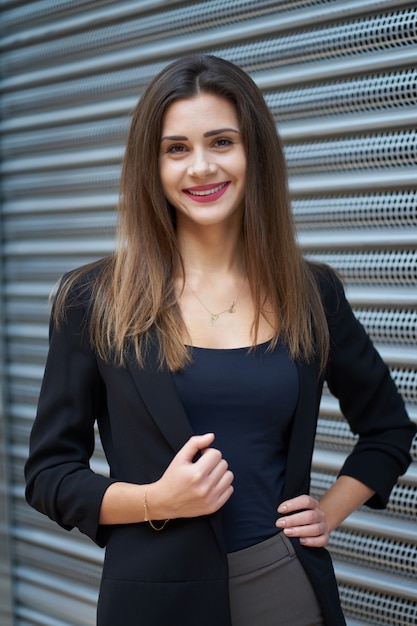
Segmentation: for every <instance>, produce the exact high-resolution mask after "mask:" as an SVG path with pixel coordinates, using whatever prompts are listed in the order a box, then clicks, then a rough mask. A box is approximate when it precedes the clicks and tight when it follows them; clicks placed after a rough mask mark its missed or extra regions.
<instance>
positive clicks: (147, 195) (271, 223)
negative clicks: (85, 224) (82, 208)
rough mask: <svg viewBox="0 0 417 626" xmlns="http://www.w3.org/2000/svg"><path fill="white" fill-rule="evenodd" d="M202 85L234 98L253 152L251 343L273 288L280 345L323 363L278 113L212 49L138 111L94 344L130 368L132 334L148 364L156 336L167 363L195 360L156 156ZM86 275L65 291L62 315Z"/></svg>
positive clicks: (315, 298)
mask: <svg viewBox="0 0 417 626" xmlns="http://www.w3.org/2000/svg"><path fill="white" fill-rule="evenodd" d="M201 92H203V93H211V94H216V95H218V96H220V97H223V98H226V99H228V100H229V101H230V102H232V103H233V105H234V107H235V108H236V112H237V118H238V121H239V127H240V132H241V137H242V141H243V145H244V146H245V150H246V156H247V174H246V176H247V179H246V185H245V189H246V194H245V207H244V217H243V228H242V237H243V247H244V253H245V263H246V271H247V276H248V280H249V284H250V287H251V292H252V297H253V301H254V304H255V319H254V325H253V333H252V334H253V344H254V345H255V344H256V342H257V329H258V325H259V320H260V316H261V315H262V308H263V305H264V302H263V299H264V297H265V294H267V298H268V303H269V304H271V305H272V307H273V312H274V316H275V319H276V327H275V329H274V331H275V333H274V340H273V342H272V346H273V345H274V344H275V343H276V342H277V340H278V337H279V336H282V337H283V339H284V340H285V341H286V342H287V344H288V346H289V349H290V352H291V355H292V356H293V357H294V358H304V359H306V360H309V359H311V358H312V357H313V356H314V355H315V354H317V355H319V356H320V360H321V364H322V366H323V364H324V362H325V360H326V357H327V352H328V343H329V339H328V329H327V324H326V319H325V315H324V311H323V306H322V303H321V299H320V296H319V293H318V288H317V284H316V280H315V278H314V273H315V272H314V271H313V268H312V266H311V265H310V264H309V263H307V262H306V261H305V260H304V259H303V257H302V254H301V251H300V250H299V248H298V245H297V243H296V237H295V230H294V225H293V220H292V215H291V210H290V202H289V194H288V187H287V170H286V163H285V158H284V154H283V149H282V145H281V141H280V138H279V136H278V134H277V132H276V127H275V122H274V119H273V117H272V114H271V112H270V111H269V109H268V107H267V105H266V103H265V101H264V99H263V96H262V94H261V92H260V90H259V88H258V87H257V86H256V84H255V83H254V82H253V80H252V79H251V78H250V77H249V76H248V75H247V74H246V73H245V72H244V71H242V70H241V69H240V68H238V67H237V66H236V65H234V64H232V63H230V62H228V61H225V60H223V59H219V58H217V57H214V56H201V55H196V56H187V57H183V58H181V59H179V60H177V61H175V62H174V63H172V64H170V65H169V66H167V67H166V68H165V69H163V70H162V72H160V73H159V74H158V75H157V76H156V77H155V78H154V79H153V81H152V82H151V83H150V85H149V86H148V88H147V89H146V91H145V92H144V94H143V95H142V97H141V98H140V100H139V102H138V104H137V106H136V108H135V110H134V111H133V117H132V122H131V126H130V131H129V135H128V140H127V146H126V152H125V156H124V161H123V169H122V176H121V187H120V203H119V225H118V248H117V252H116V253H115V255H113V256H112V257H110V258H109V259H108V260H107V262H106V263H105V264H103V267H102V271H101V273H99V274H98V276H97V277H96V278H95V281H94V284H93V295H92V298H91V310H92V315H91V323H90V339H91V342H92V344H93V346H94V347H95V349H96V350H97V352H98V354H99V355H100V356H101V357H102V358H104V359H106V360H109V359H113V360H115V361H116V362H117V363H118V364H119V365H123V364H124V363H125V360H126V347H127V344H128V342H129V341H130V340H133V343H134V346H135V350H136V358H137V361H138V364H139V365H140V366H143V365H144V358H145V356H146V351H147V348H148V343H149V340H150V339H151V337H152V336H155V335H154V333H156V338H157V340H158V345H159V350H160V354H159V356H160V363H161V364H165V365H166V366H167V367H168V368H169V369H170V370H172V371H175V370H178V369H180V368H182V367H183V366H184V365H185V364H186V363H187V362H188V360H189V358H190V355H189V351H188V350H187V348H186V347H185V346H184V336H185V335H186V329H185V326H184V322H183V319H182V316H181V312H180V309H179V306H178V304H177V301H176V296H175V292H174V282H173V271H174V268H178V267H179V268H182V271H183V266H182V262H181V258H180V254H179V251H178V247H177V239H176V232H175V211H174V209H173V207H172V206H170V204H169V203H168V201H167V200H166V198H165V197H164V194H163V190H162V185H161V182H160V176H159V167H158V157H159V145H160V138H161V132H162V124H163V118H164V114H165V112H166V110H167V108H168V107H169V106H170V105H171V104H172V103H173V102H174V101H176V100H179V99H183V98H192V97H193V96H195V95H196V94H198V93H201ZM85 271H87V270H81V273H82V272H85ZM79 275H80V272H78V273H77V274H76V275H75V276H73V277H72V279H71V281H70V283H67V284H66V285H65V286H64V288H63V289H61V291H60V293H59V294H58V299H57V306H56V311H57V313H56V315H57V316H58V317H59V315H60V314H62V312H63V311H64V310H65V300H66V297H67V295H68V292H69V290H70V288H71V284H72V283H73V282H74V280H76V279H77V278H78V277H79Z"/></svg>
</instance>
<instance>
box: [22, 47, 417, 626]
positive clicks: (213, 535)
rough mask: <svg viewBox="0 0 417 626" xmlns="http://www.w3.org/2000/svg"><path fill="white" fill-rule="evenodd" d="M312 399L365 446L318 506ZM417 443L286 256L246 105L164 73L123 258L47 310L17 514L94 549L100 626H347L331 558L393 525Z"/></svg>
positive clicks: (295, 253)
mask: <svg viewBox="0 0 417 626" xmlns="http://www.w3.org/2000/svg"><path fill="white" fill-rule="evenodd" d="M324 380H327V383H328V385H329V387H330V389H331V390H332V392H333V393H335V395H336V396H337V397H338V398H339V400H340V403H341V407H342V410H343V411H344V413H345V415H346V417H347V419H348V420H349V422H350V425H351V427H352V430H353V431H354V432H355V433H357V434H358V435H359V439H358V443H357V445H356V447H355V449H354V451H353V452H352V453H351V454H350V456H349V457H348V458H347V460H346V462H345V464H344V466H343V468H342V470H341V472H340V475H339V477H338V478H337V480H336V481H335V483H334V485H333V486H332V487H331V488H330V489H329V490H328V491H327V493H325V494H324V496H323V497H322V498H321V500H320V502H318V501H317V500H316V499H314V498H312V497H310V496H309V495H308V490H309V475H310V466H311V457H312V450H313V444H314V436H315V428H316V421H317V414H318V406H319V402H320V395H321V390H322V385H323V381H324ZM95 420H97V423H98V427H99V430H100V435H101V440H102V444H103V448H104V450H105V453H106V456H107V459H108V462H109V466H110V477H105V476H100V475H97V474H95V473H94V472H92V470H91V469H90V467H89V459H90V456H91V454H92V452H93V447H94V433H93V425H94V422H95ZM414 430H415V429H414V426H413V425H412V423H411V422H410V421H409V419H408V417H407V415H406V413H405V410H404V406H403V403H402V400H401V398H400V396H399V394H398V392H397V391H396V389H395V386H394V384H393V382H392V380H391V378H390V376H389V372H388V369H387V368H386V366H385V365H384V364H383V363H382V361H381V359H380V358H379V356H378V354H377V353H376V352H375V350H374V348H373V346H372V344H371V342H370V340H369V338H368V337H367V335H366V334H365V332H364V330H363V328H362V327H361V326H360V325H359V323H358V322H357V321H356V320H355V318H354V317H353V314H352V311H351V309H350V307H349V305H348V303H347V301H346V299H345V297H344V294H343V289H342V287H341V284H340V282H339V280H338V279H337V278H336V277H335V275H334V274H333V273H332V271H331V270H330V269H329V268H326V267H322V266H318V265H314V264H312V263H308V262H307V261H305V260H304V259H303V258H302V256H301V254H300V251H299V249H298V247H297V245H296V242H295V236H294V227H293V223H292V220H291V213H290V208H289V200H288V192H287V177H286V169H285V162H284V157H283V151H282V148H281V145H280V142H279V139H278V137H277V134H276V130H275V125H274V121H273V118H272V116H271V114H270V112H269V110H268V108H267V107H266V105H265V103H264V100H263V98H262V95H261V93H260V91H259V90H258V88H257V87H256V86H255V84H254V83H253V82H252V80H251V79H250V78H249V77H248V76H247V75H246V74H245V73H244V72H242V71H241V70H240V69H239V68H237V67H236V66H234V65H232V64H231V63H228V62H226V61H224V60H221V59H217V58H215V57H211V56H206V57H203V56H196V57H186V58H183V59H180V60H179V61H176V62H174V63H173V64H171V65H170V66H168V67H167V68H165V69H164V70H163V71H162V72H161V73H160V74H159V75H158V76H157V77H156V78H155V79H154V80H153V82H152V83H151V84H150V86H149V87H148V89H147V90H146V91H145V93H144V94H143V96H142V98H141V99H140V101H139V103H138V105H137V107H136V109H135V111H134V114H133V119H132V124H131V129H130V134H129V137H128V142H127V148H126V155H125V159H124V166H123V173H122V181H121V200H120V224H119V245H118V249H117V252H116V253H115V254H114V255H113V256H112V257H110V258H108V259H105V260H103V261H101V262H99V263H96V264H93V265H92V266H89V267H84V268H81V269H79V270H77V271H76V272H73V273H71V274H70V275H68V276H66V277H65V278H64V280H63V281H62V284H61V288H60V290H59V292H58V295H57V298H56V301H55V308H54V313H53V316H52V323H51V337H50V352H49V356H48V362H47V365H46V370H45V377H44V382H43V386H42V391H41V396H40V400H39V408H38V415H37V418H36V421H35V424H34V427H33V432H32V436H31V450H30V457H29V459H28V462H27V465H26V476H27V498H28V501H29V502H30V504H31V505H32V506H34V507H35V508H37V509H38V510H40V511H42V512H44V513H45V514H47V515H49V516H50V517H51V518H52V519H54V520H55V521H57V522H58V523H59V524H60V525H61V526H63V527H64V528H66V529H71V528H72V527H78V528H79V529H80V530H81V532H83V533H86V534H87V535H89V536H90V537H91V538H92V539H93V540H94V541H95V542H96V543H98V544H99V545H100V546H104V545H106V558H105V563H104V571H103V579H102V584H101V590H100V599H99V606H98V624H99V625H100V626H114V625H115V624H118V623H120V615H123V626H134V625H158V626H160V625H161V624H165V623H167V622H168V620H169V621H172V623H175V624H181V626H187V625H190V626H191V625H194V624H196V623H199V624H201V625H207V626H208V625H209V624H210V625H212V624H216V625H220V626H230V624H233V626H247V625H249V624H250V625H252V626H253V625H255V624H256V626H270V625H271V626H272V625H281V624H285V625H288V624H291V625H292V626H297V625H298V626H313V625H319V624H327V625H331V626H334V625H339V624H344V623H345V622H344V618H343V615H342V611H341V608H340V603H339V600H338V593H337V586H336V582H335V578H334V573H333V569H332V565H331V561H330V558H329V555H328V553H327V551H326V550H325V548H324V546H325V545H326V544H327V542H328V540H329V534H330V532H331V531H332V530H333V529H334V528H335V527H336V526H337V525H338V524H339V523H340V522H341V521H342V520H343V519H344V518H345V517H346V516H347V515H349V514H350V513H351V512H352V511H353V510H355V509H356V508H357V507H358V506H360V505H361V504H363V503H367V504H368V505H369V506H371V507H376V508H378V507H383V506H385V504H386V501H387V499H388V496H389V493H390V490H391V488H392V486H393V485H394V484H395V482H396V480H397V477H398V475H400V474H401V473H403V472H404V471H405V470H406V468H407V466H408V464H409V462H410V457H409V452H408V450H409V446H410V443H411V439H412V437H413V434H414ZM254 572H255V573H254Z"/></svg>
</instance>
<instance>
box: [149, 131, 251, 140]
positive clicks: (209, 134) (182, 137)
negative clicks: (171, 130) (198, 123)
mask: <svg viewBox="0 0 417 626" xmlns="http://www.w3.org/2000/svg"><path fill="white" fill-rule="evenodd" d="M222 133H236V134H237V135H240V131H238V130H236V128H216V129H215V130H208V131H207V132H206V133H203V137H213V136H215V135H221V134H222ZM187 140H188V137H186V136H185V135H168V136H166V137H162V138H161V142H162V141H187Z"/></svg>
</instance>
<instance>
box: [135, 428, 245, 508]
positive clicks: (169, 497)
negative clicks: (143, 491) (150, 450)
mask: <svg viewBox="0 0 417 626" xmlns="http://www.w3.org/2000/svg"><path fill="white" fill-rule="evenodd" d="M213 441H214V434H213V433H207V434H205V435H195V436H193V437H191V438H190V439H189V440H188V441H187V442H186V443H185V444H184V446H183V447H182V448H181V450H180V451H179V452H178V453H177V454H176V456H175V457H174V459H173V460H172V461H171V463H170V465H169V466H168V467H167V469H166V471H165V472H164V474H163V475H162V476H161V478H160V479H159V480H158V481H156V482H155V483H152V484H151V485H149V487H148V491H147V503H148V509H149V515H150V517H151V518H152V519H167V518H169V519H173V518H176V517H198V516H200V515H208V514H210V513H214V512H215V511H217V510H218V509H220V508H221V507H222V506H223V505H224V504H225V502H227V500H228V499H229V498H230V496H231V495H232V493H233V486H232V481H233V478H234V476H233V474H232V472H231V471H230V470H229V467H228V464H227V462H226V461H225V459H223V457H222V454H221V452H220V450H217V449H216V448H211V447H209V446H210V445H211V444H212V443H213ZM198 453H200V456H199V458H197V460H194V459H195V457H196V455H197V454H198Z"/></svg>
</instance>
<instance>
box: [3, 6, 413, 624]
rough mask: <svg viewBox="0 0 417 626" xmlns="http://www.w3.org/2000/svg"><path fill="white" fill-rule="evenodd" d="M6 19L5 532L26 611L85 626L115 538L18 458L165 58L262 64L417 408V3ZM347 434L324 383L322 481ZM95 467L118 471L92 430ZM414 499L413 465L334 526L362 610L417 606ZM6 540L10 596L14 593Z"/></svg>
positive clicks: (312, 250)
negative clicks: (68, 302)
mask: <svg viewBox="0 0 417 626" xmlns="http://www.w3.org/2000/svg"><path fill="white" fill-rule="evenodd" d="M0 22H1V27H0V28H1V46H2V58H1V63H2V77H1V83H0V88H1V122H0V128H1V151H2V165H1V173H2V178H1V194H2V195H1V198H2V206H1V219H2V233H3V238H2V253H3V257H2V258H3V270H4V271H3V273H4V275H3V280H2V308H3V318H4V319H3V323H2V336H3V337H4V346H5V350H4V351H3V354H2V357H1V358H2V368H3V371H4V382H5V383H6V385H5V388H6V393H5V398H4V411H3V412H4V417H3V421H2V425H3V426H4V427H2V428H1V429H0V436H1V437H2V444H3V445H2V446H1V447H0V462H1V465H0V466H1V467H5V472H3V473H0V482H2V484H3V485H6V486H7V498H5V497H4V496H5V490H3V491H1V492H0V498H2V497H3V499H4V500H7V505H8V511H9V514H10V518H11V525H10V528H9V529H7V526H6V528H5V526H4V524H3V526H2V527H1V529H0V539H1V543H0V546H1V548H2V550H3V545H4V546H6V547H7V544H8V543H9V542H10V545H11V556H12V579H11V582H12V588H13V613H14V623H15V624H19V625H22V626H29V625H31V626H33V625H42V626H87V625H92V624H94V622H95V603H96V598H97V588H98V583H99V577H100V569H101V563H102V556H103V555H102V552H101V551H100V550H99V549H97V548H96V547H95V546H94V545H92V544H91V543H89V542H88V541H87V540H86V539H85V538H84V537H82V536H81V535H80V534H79V533H77V532H72V533H65V532H64V531H62V530H61V529H59V528H58V527H56V526H55V525H54V524H53V523H52V522H49V521H48V520H47V519H45V518H43V517H42V516H41V515H38V514H37V513H36V512H35V511H33V510H32V509H30V508H29V507H28V506H27V505H26V503H25V502H24V498H23V475H22V470H23V464H24V461H25V459H26V456H27V444H28V436H29V431H30V427H31V424H32V421H33V418H34V413H35V406H36V401H37V396H38V393H39V387H40V381H41V377H42V373H43V365H44V361H45V356H46V351H47V320H48V315H49V307H48V302H47V300H48V295H49V293H50V291H51V289H52V287H53V285H54V283H55V281H56V280H57V279H58V277H59V276H60V275H61V274H62V273H63V272H64V271H66V270H68V269H70V268H73V267H75V266H78V265H81V264H83V263H86V262H88V261H90V260H93V259H96V258H98V257H100V256H104V255H106V254H107V253H108V252H110V251H111V250H112V249H113V245H114V227H115V219H116V218H115V207H116V204H117V196H118V181H119V175H120V160H121V156H122V154H123V148H124V141H125V137H126V132H127V128H128V124H129V112H130V110H131V109H132V106H133V105H134V103H135V102H136V100H137V98H138V97H139V96H140V94H141V92H142V90H143V88H144V86H145V85H146V84H147V83H148V81H149V80H150V79H151V77H152V76H153V75H154V74H155V73H156V72H157V71H159V70H160V69H161V68H162V67H163V66H164V65H166V63H167V62H168V61H170V60H172V59H174V58H177V57H178V56H180V55H182V54H184V53H187V52H193V51H203V52H204V51H205V52H213V53H215V54H218V55H220V56H223V57H225V58H227V59H229V60H231V61H234V62H236V63H238V64H239V65H240V66H241V67H243V68H244V69H246V70H247V71H249V72H250V73H251V75H252V76H253V77H254V79H255V80H256V81H257V82H258V84H259V86H260V87H261V88H262V90H263V92H264V95H265V99H266V101H267V102H268V104H269V106H270V107H271V109H272V111H273V113H274V115H275V117H276V120H277V125H278V128H279V130H280V132H281V134H282V137H283V139H284V144H285V150H286V156H287V159H288V164H289V170H290V189H291V195H292V206H293V212H294V216H295V219H296V222H297V227H298V236H299V241H300V244H301V246H302V247H303V249H304V251H305V253H306V255H307V256H309V257H311V258H314V259H318V260H322V261H325V262H328V263H330V264H331V265H333V267H335V268H336V269H337V270H338V271H339V272H340V273H341V274H342V275H343V276H344V278H345V281H346V286H347V292H348V296H349V298H350V300H351V302H352V304H353V306H354V309H355V311H356V313H357V315H358V317H359V319H360V320H361V321H362V322H363V324H364V325H365V326H366V328H367V329H368V331H369V333H370V335H371V336H372V338H373V340H374V342H375V343H376V345H377V346H378V347H379V349H380V351H381V354H382V355H383V357H384V358H385V359H386V360H387V362H388V363H389V365H390V367H391V371H392V375H393V377H394V379H395V381H396V383H397V384H398V387H399V389H400V391H401V393H402V394H403V396H404V399H405V401H406V403H407V406H408V407H409V410H410V414H411V416H412V417H413V419H415V420H416V419H417V330H416V329H417V209H416V201H417V151H416V150H417V149H416V145H417V144H416V130H415V129H416V127H417V71H416V69H415V68H416V66H417V7H416V3H415V1H413V2H412V1H408V2H407V1H404V2H402V1H401V0H346V1H342V0H305V1H302V0H300V1H297V0H288V1H286V0H281V1H277V0H234V1H233V2H232V1H228V0H218V1H217V0H216V1H215V0H209V1H207V2H177V1H175V0H171V1H167V0H141V1H140V0H138V1H137V2H128V1H127V0H126V1H123V0H119V1H118V2H115V1H110V0H102V1H98V0H91V1H89V0H71V1H69V0H59V1H57V0H54V1H52V0H38V1H35V2H24V1H21V0H3V1H2V2H0ZM354 442H355V438H354V436H353V435H352V434H351V433H350V431H349V429H348V427H347V425H346V423H345V421H344V420H343V418H342V416H341V414H340V411H339V408H338V404H337V402H336V401H335V399H334V398H332V397H331V395H330V394H329V393H328V392H327V390H325V393H324V397H323V401H322V406H321V417H320V422H319V428H318V435H317V445H316V450H315V455H314V468H313V485H312V490H313V493H314V494H316V495H317V496H320V494H321V493H323V491H324V490H325V489H327V487H328V486H329V485H330V484H331V482H332V481H333V480H334V478H335V476H336V475H337V471H338V468H339V467H340V465H341V463H342V462H343V459H344V458H345V456H346V454H347V453H348V451H349V450H350V449H351V447H352V445H353V444H354ZM4 444H6V445H4ZM413 455H414V459H415V460H416V459H417V445H415V447H414V450H413ZM3 461H4V463H3ZM94 467H95V468H96V469H97V470H98V471H106V466H105V463H104V459H103V457H102V454H101V452H100V447H99V446H98V450H97V454H96V457H95V460H94ZM2 502H3V501H1V502H0V506H2ZM2 510H4V507H3V509H2ZM416 510H417V464H416V463H414V464H413V466H412V467H411V468H410V470H409V471H408V472H407V474H406V475H405V476H404V477H402V478H401V479H400V481H399V483H398V485H397V486H396V487H395V489H394V492H393V494H392V497H391V500H390V504H389V506H388V508H387V510H386V511H382V512H376V511H369V510H367V509H365V508H363V509H361V510H360V511H358V512H357V513H355V514H354V515H352V516H351V517H350V518H349V519H348V520H346V521H345V522H344V523H343V524H342V525H341V526H340V528H339V529H338V530H337V531H336V532H334V533H333V536H332V540H331V550H332V553H333V555H334V560H335V569H336V573H337V576H338V581H339V585H340V591H341V597H342V601H343V605H344V608H345V612H346V615H347V618H348V622H349V626H361V625H362V626H364V625H365V624H371V625H374V626H384V625H386V626H397V625H398V626H400V625H401V626H406V625H407V626H408V625H415V624H417V584H416V583H417V576H416V574H417V572H416V556H417V526H416ZM1 521H2V522H3V518H2V520H1ZM4 528H5V530H4ZM3 539H4V542H3ZM4 554H5V555H6V556H7V551H5V552H4ZM2 555H3V552H2ZM6 556H5V557H4V559H3V556H2V567H1V568H0V579H1V580H0V583H1V584H0V602H1V606H2V607H6V606H7V603H8V602H9V600H10V593H9V586H8V584H7V583H8V572H7V566H6V567H3V560H4V561H5V562H6V563H7V562H8V560H7V558H6ZM4 615H5V617H4V619H3V615H2V622H1V623H2V626H3V622H4V626H9V623H11V619H10V616H9V615H7V614H6V612H5V613H4Z"/></svg>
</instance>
